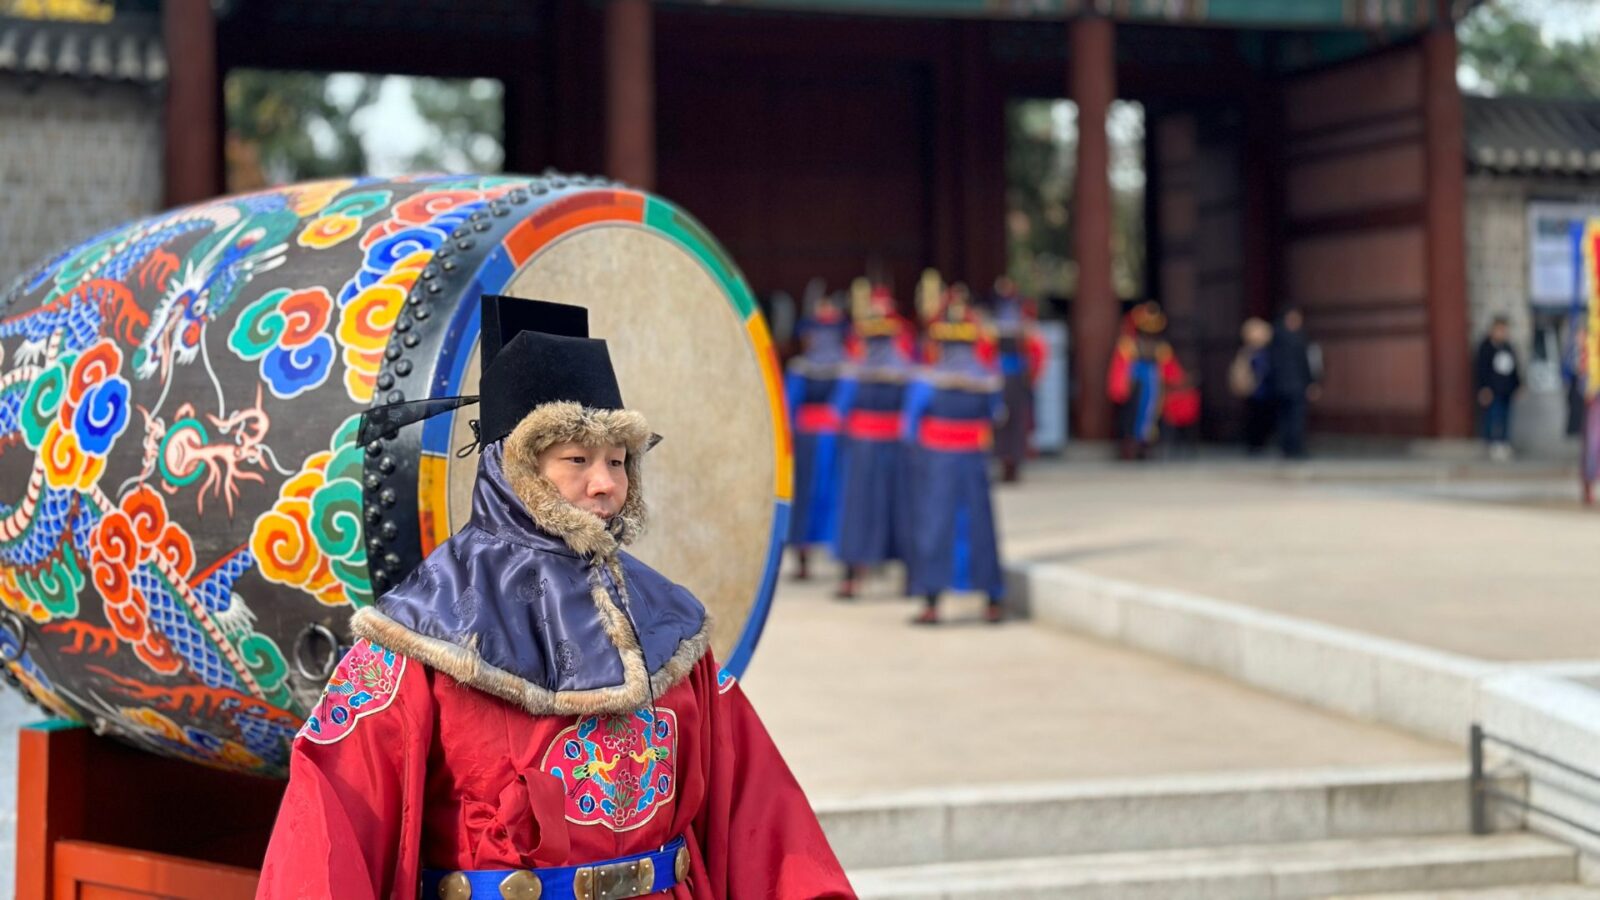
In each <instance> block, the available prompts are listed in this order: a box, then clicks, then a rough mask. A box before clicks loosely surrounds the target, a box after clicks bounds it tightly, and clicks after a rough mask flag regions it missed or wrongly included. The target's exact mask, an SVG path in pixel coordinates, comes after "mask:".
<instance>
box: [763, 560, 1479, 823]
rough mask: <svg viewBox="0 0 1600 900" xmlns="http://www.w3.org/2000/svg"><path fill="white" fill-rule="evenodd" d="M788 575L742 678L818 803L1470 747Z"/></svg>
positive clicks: (1107, 650)
mask: <svg viewBox="0 0 1600 900" xmlns="http://www.w3.org/2000/svg"><path fill="white" fill-rule="evenodd" d="M831 588H832V571H831V570H829V571H828V578H827V579H826V583H815V582H814V583H811V584H808V585H797V584H794V583H791V582H785V583H783V584H782V585H781V587H780V591H779V594H778V597H777V599H776V602H775V605H774V608H773V612H772V618H771V619H770V621H769V624H768V626H767V631H766V635H765V637H764V638H763V639H762V642H761V646H760V649H759V650H758V651H757V652H756V655H755V658H754V660H753V662H752V663H751V666H750V670H749V671H748V672H747V673H746V677H745V679H744V687H745V690H746V692H747V693H748V694H749V695H750V697H751V700H752V701H753V702H754V703H755V704H756V708H757V710H758V711H759V712H760V713H761V716H762V718H763V719H764V720H765V722H766V724H767V727H768V729H769V730H770V731H771V733H772V735H773V738H774V740H776V741H777V743H778V745H779V747H780V748H781V749H782V751H783V754H784V756H785V757H786V758H787V759H788V761H789V764H790V766H791V767H792V768H793V769H794V771H795V774H796V776H797V777H798V778H799V779H800V782H801V784H802V785H804V786H805V788H806V789H807V790H808V791H809V792H810V793H811V794H812V796H813V798H820V799H833V798H838V797H847V796H852V795H856V794H861V793H879V792H884V791H896V790H904V789H912V788H939V787H957V786H962V787H965V786H975V785H983V784H998V783H1023V782H1050V781H1060V780H1066V779H1086V778H1106V777H1121V776H1144V775H1167V774H1179V773H1196V772H1223V771H1243V770H1258V769H1301V768H1322V767H1331V766H1345V765H1350V766H1355V765H1361V766H1367V765H1388V764H1402V763H1413V762H1423V761H1428V762H1432V761H1456V760H1460V759H1462V758H1463V756H1462V754H1461V753H1460V752H1459V751H1458V750H1456V749H1455V748H1453V747H1449V746H1447V745H1443V744H1437V743H1433V742H1429V741H1425V740H1422V739H1419V738H1415V737H1411V736H1409V735H1406V734H1403V733H1401V732H1398V731H1396V730H1393V729H1389V728H1386V727H1383V726H1380V725H1374V724H1371V723H1366V722H1360V721H1357V720H1355V719H1350V718H1345V717H1342V716H1339V715H1335V714H1330V713H1325V712H1322V711H1319V710H1316V709H1313V708H1312V707H1309V706H1305V705H1302V704H1299V703H1295V702H1291V701H1287V700H1282V699H1278V698H1276V697H1272V696H1270V695H1268V694H1266V693H1263V692H1260V691H1256V690H1253V689H1251V688H1247V687H1243V686H1240V685H1238V684H1235V683H1233V682H1231V681H1229V680H1227V679H1225V678H1222V677H1219V676H1215V675H1211V674H1207V673H1204V672H1200V671H1198V670H1195V669H1191V668H1188V667H1185V666H1182V665H1179V664H1176V663H1172V662H1168V661H1166V660H1162V659H1159V658H1157V657H1154V656H1149V655H1146V654H1142V653H1138V652H1135V651H1131V650H1127V649H1123V648H1120V647H1115V646H1112V645H1109V644H1103V643H1099V642H1096V641H1092V640H1087V639H1084V638H1079V637H1075V636H1072V635H1068V634H1064V633H1062V632H1059V631H1054V630H1052V629H1048V628H1043V627H1038V626H1034V625H1031V624H1029V623H1026V622H1011V623H1007V624H1004V625H999V626H993V625H988V624H985V623H983V622H980V621H979V620H978V615H979V612H980V610H981V604H980V603H979V602H977V601H975V600H972V599H970V598H967V599H963V600H961V601H960V602H956V603H951V604H949V609H948V610H947V612H948V613H949V618H950V619H951V621H949V622H948V623H947V624H945V625H943V626H941V627H939V628H917V627H913V626H911V625H909V624H907V620H908V619H909V618H910V616H911V615H912V613H913V612H915V605H914V604H912V603H911V602H909V601H906V600H904V599H900V598H898V597H897V596H895V592H894V589H893V585H892V584H891V583H890V582H889V581H888V580H887V579H878V580H875V581H873V582H871V583H870V586H869V588H868V590H867V592H866V595H865V596H864V597H863V598H862V599H860V600H857V601H855V602H852V603H848V604H847V603H841V602H839V601H835V600H832V599H830V597H829V592H830V591H831Z"/></svg>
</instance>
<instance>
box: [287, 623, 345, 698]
mask: <svg viewBox="0 0 1600 900" xmlns="http://www.w3.org/2000/svg"><path fill="white" fill-rule="evenodd" d="M319 637H320V638H322V639H323V640H324V641H327V642H328V659H327V661H326V662H325V663H324V664H323V665H322V666H321V667H320V670H319V671H316V672H313V671H311V667H310V666H307V665H306V646H307V645H308V644H310V643H311V640H312V639H313V638H319ZM339 656H340V654H339V637H338V635H335V634H334V633H333V630H332V629H330V628H329V627H328V626H326V625H323V624H321V623H319V622H312V623H311V624H310V625H307V626H306V627H304V628H302V629H300V636H299V637H297V638H295V640H294V667H295V670H296V671H298V672H299V673H300V677H301V678H304V679H305V680H307V681H313V682H317V683H319V684H320V683H322V682H325V681H327V680H328V678H329V677H330V676H332V675H333V670H334V667H336V666H338V665H339Z"/></svg>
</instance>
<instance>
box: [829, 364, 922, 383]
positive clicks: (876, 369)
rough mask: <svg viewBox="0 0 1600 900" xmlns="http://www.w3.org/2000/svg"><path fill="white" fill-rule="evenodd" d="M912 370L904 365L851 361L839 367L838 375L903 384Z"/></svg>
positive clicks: (860, 379) (908, 378)
mask: <svg viewBox="0 0 1600 900" xmlns="http://www.w3.org/2000/svg"><path fill="white" fill-rule="evenodd" d="M911 375H912V370H911V367H910V366H906V367H903V368H902V367H882V366H867V365H862V364H861V363H851V364H849V365H846V366H844V367H842V368H841V369H840V372H839V377H841V378H854V379H855V380H857V381H873V382H879V383H883V384H905V383H906V382H907V381H909V380H910V378H911Z"/></svg>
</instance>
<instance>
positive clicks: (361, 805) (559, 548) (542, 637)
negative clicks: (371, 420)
mask: <svg viewBox="0 0 1600 900" xmlns="http://www.w3.org/2000/svg"><path fill="white" fill-rule="evenodd" d="M496 304H498V305H497V306H496ZM573 310H574V308H572V307H560V306H556V305H554V304H536V303H534V302H533V301H519V300H514V299H512V298H488V297H486V298H485V316H484V322H485V332H484V342H483V346H484V359H485V364H484V371H483V377H482V383H483V386H484V393H483V396H482V398H481V405H482V409H481V415H482V418H481V419H480V422H479V432H478V433H479V438H480V442H481V444H480V446H481V450H482V453H481V458H480V462H479V468H478V477H477V483H476V486H475V489H474V497H473V510H472V517H471V521H470V523H469V524H468V525H467V526H466V527H464V528H463V529H462V531H461V532H459V533H458V534H456V535H454V536H453V537H451V538H450V539H449V540H448V541H446V542H445V543H444V544H442V545H441V546H439V547H438V548H437V549H436V550H434V552H433V553H431V554H430V555H429V556H428V558H427V560H426V561H425V562H424V563H423V565H421V566H420V567H419V568H418V569H417V570H416V571H415V572H413V573H411V574H410V575H409V576H408V577H407V578H406V579H405V580H404V581H402V582H401V583H400V584H399V585H398V586H396V587H395V589H394V590H392V591H390V592H389V593H387V594H385V595H384V596H383V597H382V598H381V599H380V600H379V601H378V604H377V605H376V606H375V607H369V608H365V609H362V610H360V611H358V612H357V613H356V615H355V617H354V619H353V620H352V625H353V629H354V631H355V634H356V636H357V640H356V644H355V646H354V647H353V648H352V649H351V650H350V651H349V653H348V654H346V655H345V657H344V658H343V660H342V661H341V662H340V664H339V667H338V669H337V670H336V672H335V673H334V676H333V678H332V680H331V681H330V683H329V685H328V688H327V691H326V692H325V693H324V694H323V697H322V700H321V702H320V703H319V704H318V705H317V707H316V708H315V709H314V710H313V711H312V713H311V716H310V718H309V719H308V720H307V722H306V725H305V727H304V728H303V729H302V730H301V732H300V734H299V735H298V736H297V738H296V739H295V742H294V749H293V753H292V757H291V762H290V777H289V787H288V791H287V793H286V794H285V796H284V801H283V806H282V808H281V809H280V811H279V813H278V822H277V826H276V828H275V830H274V832H273V836H272V842H271V845H270V846H269V848H268V850H267V858H266V861H265V864H264V866H263V868H262V873H261V882H260V890H259V893H258V895H257V896H258V897H261V898H302V897H305V898H311V897H314V898H338V900H355V898H379V897H384V898H389V897H403V898H408V900H409V898H413V897H417V896H419V893H418V892H419V890H420V892H421V893H420V896H422V897H425V898H434V897H439V898H447V900H481V898H519V897H520V898H539V897H543V898H571V897H607V898H618V897H636V896H646V895H650V894H658V895H665V896H671V897H674V898H678V900H689V898H727V897H737V898H744V897H775V898H812V897H829V898H833V897H853V896H854V893H853V892H852V891H851V888H850V885H849V882H848V881H847V880H846V878H845V875H844V873H843V871H842V870H841V868H840V866H839V863H838V861H837V860H836V859H835V857H834V854H833V852H832V850H831V849H830V848H829V846H828V842H827V839H826V838H825V837H824V835H823V833H822V829H821V827H820V826H819V825H818V823H817V819H816V816H815V815H814V814H813V813H812V811H811V807H810V805H809V803H808V802H807V800H806V797H805V794H804V793H803V792H802V791H801V789H800V786H799V784H798V783H796V781H795V779H794V777H793V776H792V775H791V774H790V772H789V769H788V767H787V766H786V765H785V764H784V761H783V758H782V756H781V755H780V754H779V753H778V750H777V748H776V747H775V746H774V745H773V743H772V740H771V738H769V737H768V735H767V733H766V730H765V729H764V728H763V727H762V725H761V721H760V719H759V718H758V717H757V715H756V713H755V710H754V709H753V708H752V707H751V705H750V703H749V701H748V700H747V699H746V698H745V696H744V694H743V692H742V691H741V690H740V688H739V685H738V684H737V682H736V681H735V680H734V679H733V678H731V677H729V676H727V675H726V674H724V673H719V670H718V667H717V664H716V661H715V660H714V659H713V656H712V653H711V651H710V650H709V649H708V647H707V638H708V635H709V633H710V621H709V617H708V615H707V613H706V611H705V609H704V607H702V606H701V605H700V603H699V601H697V600H696V599H695V598H694V597H693V596H692V595H691V594H690V593H689V592H688V591H687V590H685V589H684V588H682V587H680V586H679V585H676V584H673V583H672V582H670V581H668V580H667V579H666V578H664V577H663V576H661V575H660V574H659V573H657V572H655V571H654V570H652V569H650V568H649V567H648V566H646V565H644V564H643V563H641V562H639V561H638V560H637V559H635V558H634V557H632V556H630V555H629V554H628V553H626V552H624V551H623V550H622V549H621V548H622V546H623V545H625V544H627V543H628V542H629V541H630V540H631V539H632V538H634V537H635V536H636V535H637V534H638V533H639V532H640V530H641V528H642V527H643V524H644V516H645V505H644V497H643V492H642V488H641V483H640V469H641V464H642V462H643V457H644V454H645V452H646V451H647V450H648V449H649V447H650V446H651V445H652V444H653V442H654V441H655V440H657V438H656V437H655V436H653V435H652V434H651V432H650V430H649V428H648V427H647V426H646V424H645V421H644V418H643V417H642V416H641V415H640V414H639V413H637V412H635V411H632V410H628V409H625V408H624V407H623V404H622V398H621V395H620V392H619V391H618V389H617V384H616V378H615V375H614V374H613V373H612V370H611V364H610V359H609V356H608V355H607V351H606V347H605V342H603V341H598V340H591V339H589V338H588V337H587V323H586V322H585V321H583V318H582V311H581V310H577V313H578V318H577V320H576V321H577V322H578V323H579V324H578V325H577V326H576V327H574V324H573V323H574V319H573V316H572V312H573ZM519 320H520V322H521V323H522V327H521V329H519V328H517V327H516V325H517V323H518V322H519ZM494 331H503V332H504V334H503V336H504V337H507V338H510V340H509V341H508V342H502V340H501V337H502V335H501V334H496V333H492V332H494ZM552 331H554V332H562V333H547V332H552ZM512 335H515V336H514V337H512ZM397 421H400V420H399V419H393V418H391V419H389V420H387V424H386V426H385V427H394V424H393V423H395V422H397Z"/></svg>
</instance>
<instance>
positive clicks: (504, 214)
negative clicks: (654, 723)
mask: <svg viewBox="0 0 1600 900" xmlns="http://www.w3.org/2000/svg"><path fill="white" fill-rule="evenodd" d="M485 293H494V294H511V295H514V296H519V297H531V298H538V299H543V300H552V301H557V302H562V303H572V304H580V305H582V306H585V307H587V308H588V309H589V323H590V332H591V334H593V335H594V336H595V337H599V338H604V339H606V340H607V341H608V342H609V345H610V349H611V356H612V359H613V361H614V364H615V366H616V369H617V377H618V380H619V382H620V383H621V387H622V394H623V398H624V400H625V401H626V402H627V404H628V406H629V407H630V408H633V409H636V410H639V411H640V412H642V413H643V414H644V415H645V417H646V418H647V419H648V420H649V422H650V424H651V427H652V429H653V430H654V431H656V432H658V433H659V434H661V435H662V436H663V437H664V440H663V441H662V443H661V444H660V445H659V446H657V447H656V448H655V449H654V450H652V451H650V454H649V457H648V458H647V459H646V460H645V462H644V467H643V473H644V480H645V483H646V497H647V498H648V499H649V502H650V508H651V519H650V526H649V529H648V531H647V534H646V536H645V538H644V539H643V540H642V541H640V542H639V543H638V544H637V545H636V546H635V547H634V548H633V552H634V553H635V554H636V555H638V556H639V557H640V558H641V559H643V560H644V561H645V562H647V563H649V564H650V565H652V566H654V567H656V568H657V569H659V570H661V571H662V572H663V573H665V574H666V575H667V576H668V577H670V578H672V579H674V580H676V581H678V582H680V583H682V584H684V585H685V586H687V587H688V588H689V589H690V590H692V591H693V592H694V593H695V594H696V595H697V596H698V597H700V598H701V600H703V601H704V602H705V603H706V605H707V606H708V607H709V608H710V609H711V610H712V612H713V614H714V615H715V617H716V623H717V624H716V631H715V634H714V646H715V649H716V652H717V654H718V658H719V659H721V660H723V661H724V662H725V663H726V665H727V667H728V668H729V669H732V670H734V671H735V672H738V671H740V670H742V668H743V667H744V665H745V663H746V662H747V661H748V659H749V656H750V652H751V651H752V649H753V648H754V645H755V641H756V639H757V637H758V636H759V634H760V631H761V627H762V625H763V623H764V621H765V617H766V609H767V604H768V602H769V600H770V598H771V591H772V584H773V580H774V577H775V572H776V568H777V562H778V556H779V548H780V542H781V535H782V534H783V532H784V528H785V522H786V519H787V515H788V498H789V478H790V475H789V452H790V451H789V444H788V432H787V425H786V422H785V419H784V416H783V400H782V395H781V389H780V382H779V378H778V370H777V361H776V359H775V357H774V355H773V350H772V347H771V343H770V341H769V339H768V336H767V331H766V326H765V324H764V323H763V321H762V318H761V316H760V314H759V313H758V312H757V311H756V308H755V303H754V301H753V298H752V297H751V294H750V290H749V288H748V287H747V286H746V284H745V283H744V280H743V278H742V277H741V276H740V274H739V272H738V270H737V269H736V268H735V267H734V265H733V263H732V262H731V261H730V260H729V259H728V258H727V256H726V255H725V254H724V253H723V251H722V250H721V248H719V247H718V246H717V244H716V242H715V241H714V240H712V238H711V237H710V236H709V235H708V234H706V232H705V231H704V229H702V228H701V226H700V225H699V224H698V223H697V222H695V221H694V220H693V219H692V218H690V217H689V216H687V215H686V214H684V213H683V212H682V211H680V210H678V209H676V208H675V207H673V206H672V205H671V204H670V203H667V202H665V201H663V200H661V199H659V198H656V197H653V196H650V195H648V194H645V193H641V192H638V191H634V190H629V189H625V188H621V187H617V186H613V185H610V184H608V183H606V182H604V181H602V180H599V179H588V178H582V177H567V176H560V175H546V176H543V177H537V178H530V177H510V176H508V177H481V176H473V177H465V176H428V177H414V178H401V179H395V180H380V179H348V180H339V181H325V182H316V183H311V184H302V185H295V186H292V187H286V188H282V189H278V190H272V191H267V192H263V193H258V194H250V195H245V196H238V197H226V198H222V199H219V200H216V201H214V202H210V203H206V204H203V205H200V206H194V207H189V208H187V209H179V210H174V211H172V212H168V213H165V214H163V215H160V216H156V217H154V218H150V219H146V220H143V221H139V222H135V223H132V224H129V225H125V226H122V227H119V228H116V229H113V230H111V231H108V232H106V233H104V234H101V235H98V236H96V237H93V238H91V239H89V240H87V241H85V242H84V243H82V244H80V245H78V246H76V247H73V248H71V249H69V250H67V251H66V252H64V253H62V254H60V255H59V256H57V257H55V258H54V259H51V260H49V261H48V262H46V263H45V264H43V265H42V266H40V267H39V268H38V269H36V270H35V271H33V272H30V273H28V274H26V275H25V276H24V277H22V278H21V279H20V280H19V281H18V282H17V283H16V284H14V285H13V286H12V287H11V288H10V290H9V291H8V292H7V293H6V294H5V307H4V310H3V312H0V315H3V319H0V353H3V357H0V372H3V375H0V600H3V602H4V607H5V610H4V612H3V613H0V626H3V627H0V658H3V659H4V660H5V661H6V669H7V678H8V680H9V681H11V682H12V683H13V684H14V685H16V686H17V687H19V688H20V689H21V690H23V691H24V692H25V693H26V694H28V695H29V696H30V697H31V698H32V699H34V700H35V701H36V702H38V703H39V704H41V705H42V706H44V707H46V708H48V709H49V710H51V711H52V712H54V713H56V714H59V715H62V716H67V717H71V718H75V719H81V720H84V721H87V722H89V723H91V724H93V725H94V727H95V728H96V729H97V730H98V731H101V732H102V733H110V734H114V735H116V736H118V737H120V738H123V739H124V740H127V741H130V742H133V743H135V744H137V745H140V746H142V747H145V748H149V749H151V750H155V751H159V752H161V753H166V754H170V755H175V756H180V757H184V758H188V759H193V760H196V761H199V762H203V763H207V764H212V765H217V766H223V767H227V768H232V769H238V770H243V771H250V772H257V773H262V774H282V773H283V772H284V768H285V766H286V764H287V759H288V749H289V743H290V741H291V739H292V737H293V735H294V733H295V731H296V730H297V729H298V728H299V726H300V724H301V721H302V719H303V718H304V715H305V713H306V711H307V710H308V709H309V707H310V705H311V704H312V703H314V702H315V700H316V698H317V696H318V694H319V693H320V691H321V690H322V687H323V683H324V681H325V680H326V678H327V675H328V674H329V672H330V670H331V665H332V662H333V661H334V659H335V658H336V654H337V652H338V649H337V646H336V645H337V644H343V643H345V642H347V641H348V640H349V631H348V627H347V622H348V619H349V616H350V613H351V612H353V611H354V610H355V609H357V608H359V607H361V606H365V605H367V604H370V603H372V602H373V601H374V599H375V598H376V597H378V596H381V595H382V594H383V592H384V591H385V590H386V589H388V588H389V587H391V586H392V585H394V584H395V583H397V582H398V581H399V580H400V579H401V578H403V577H404V576H405V574H406V573H407V572H409V571H410V570H411V569H412V568H413V567H415V566H416V565H417V564H418V563H419V562H420V561H421V560H422V558H423V557H424V556H425V555H426V554H427V553H428V552H429V551H431V550H432V549H433V548H434V547H436V546H437V545H438V544H439V543H440V542H442V541H443V540H444V539H445V538H446V537H448V536H449V535H450V534H451V533H452V532H453V531H455V530H456V529H458V528H460V527H461V526H462V525H463V524H464V523H465V521H466V517H467V515H468V511H469V508H470V496H471V491H472V484H473V478H474V473H475V471H476V467H477V456H476V454H472V453H467V454H465V455H461V454H458V453H457V452H456V451H457V450H458V449H459V448H462V447H464V446H467V445H470V444H472V430H471V428H470V427H469V426H470V420H471V419H473V418H475V417H476V415H477V413H476V407H475V406H467V407H463V408H461V409H459V410H456V411H455V412H453V413H451V414H448V415H443V416H439V417H436V418H434V419H430V420H427V421H425V422H423V423H420V424H416V425H411V426H408V427H406V428H404V429H400V430H398V431H392V432H389V433H388V434H386V435H384V436H383V437H382V438H380V439H378V440H374V441H372V442H370V443H367V444H365V445H362V444H359V443H358V442H357V435H358V425H359V422H360V414H361V412H362V410H364V409H366V408H368V407H370V406H373V405H377V404H382V403H389V402H396V401H402V400H415V399H422V398H428V397H444V396H455V395H459V394H472V393H476V392H477V390H478V383H477V382H478V349H477V344H478V330H479V297H480V295H482V294H485Z"/></svg>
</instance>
